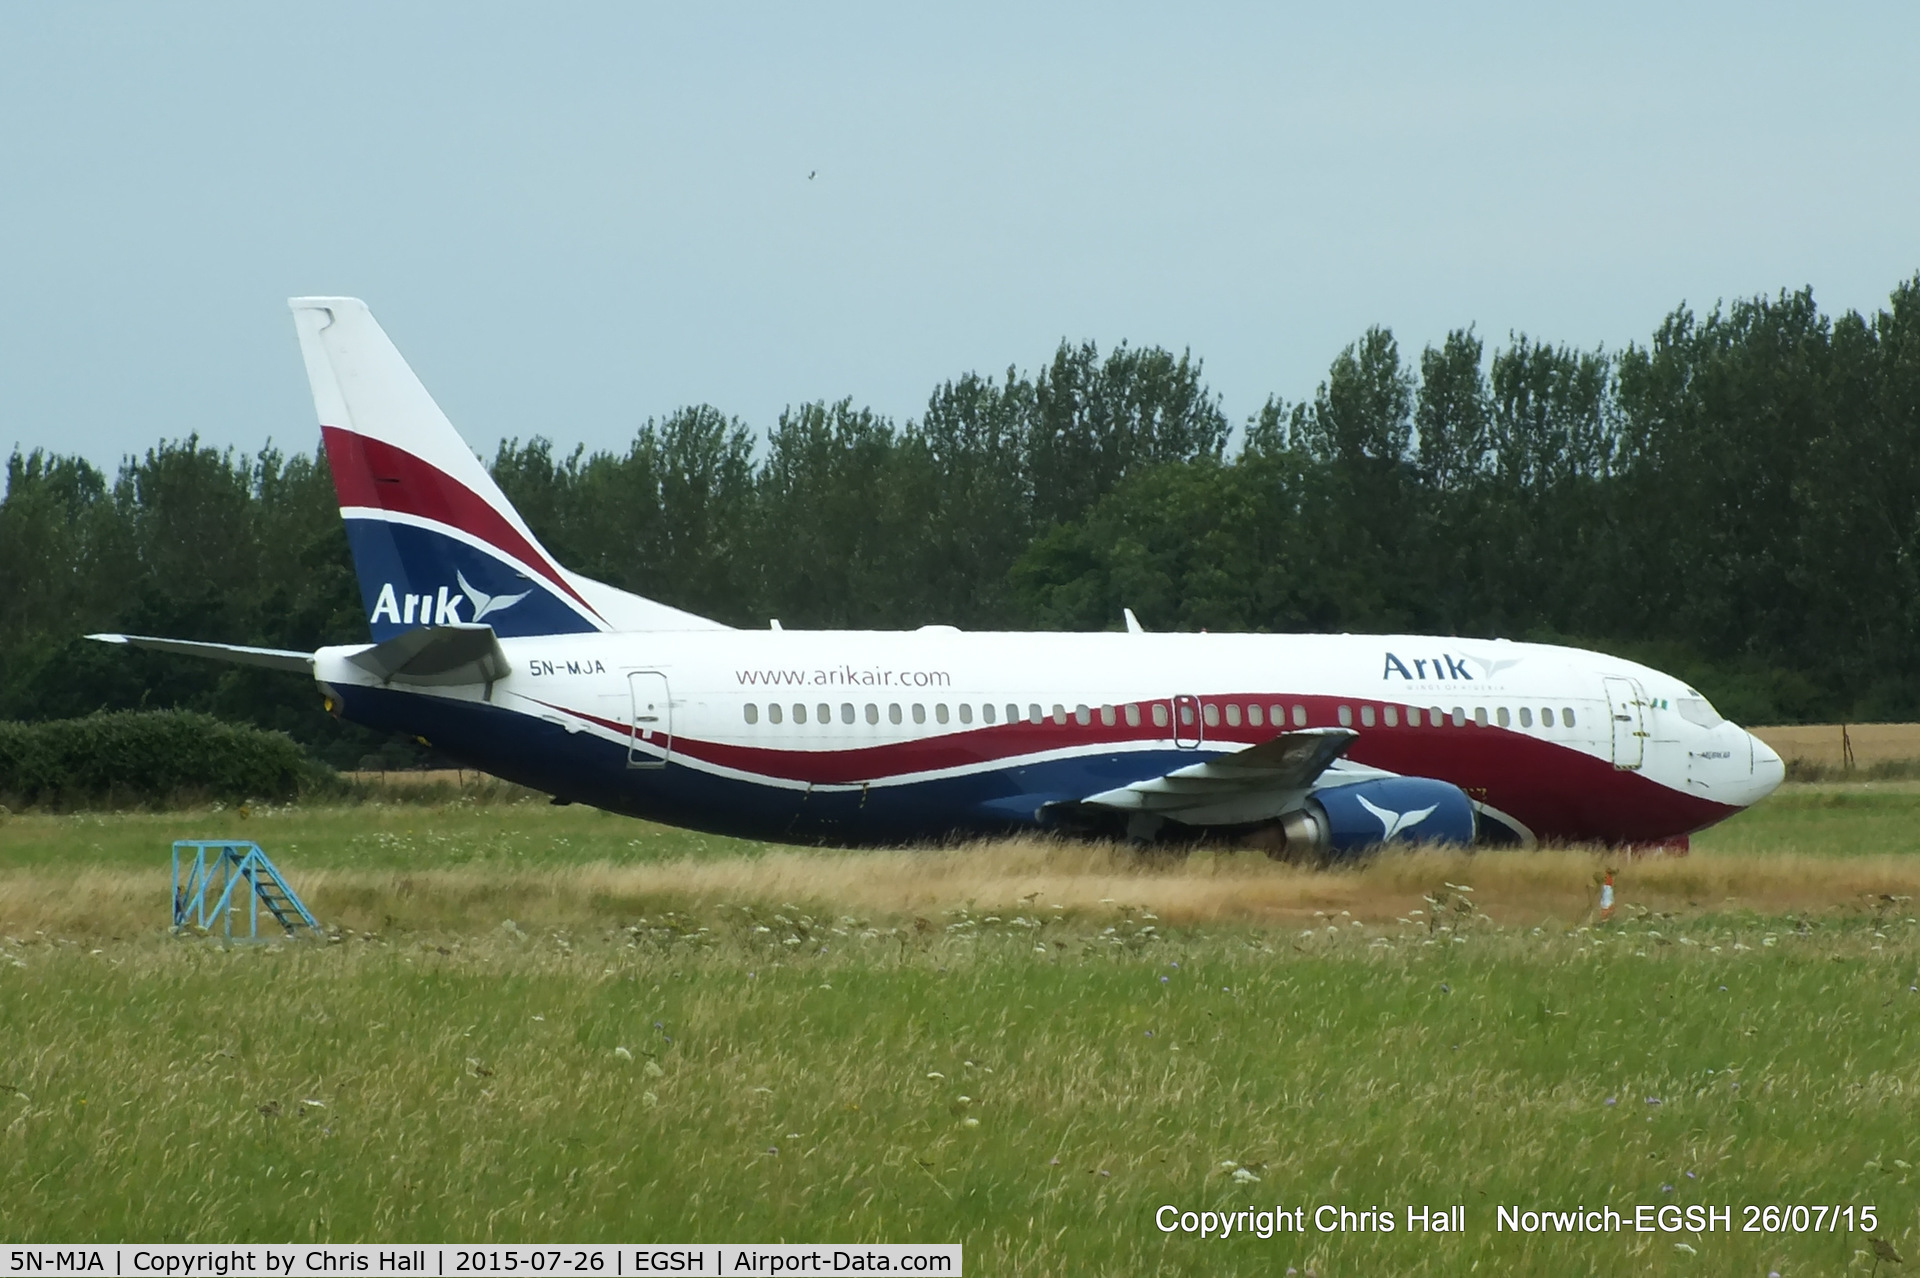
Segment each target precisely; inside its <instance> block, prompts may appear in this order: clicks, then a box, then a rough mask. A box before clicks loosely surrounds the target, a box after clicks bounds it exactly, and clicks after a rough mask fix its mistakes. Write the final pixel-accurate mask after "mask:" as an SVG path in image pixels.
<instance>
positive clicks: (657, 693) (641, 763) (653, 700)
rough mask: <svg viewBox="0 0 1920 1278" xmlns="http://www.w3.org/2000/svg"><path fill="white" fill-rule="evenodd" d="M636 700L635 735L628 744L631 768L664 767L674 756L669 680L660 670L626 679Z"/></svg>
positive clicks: (635, 674)
mask: <svg viewBox="0 0 1920 1278" xmlns="http://www.w3.org/2000/svg"><path fill="white" fill-rule="evenodd" d="M627 690H628V691H629V693H631V695H632V697H633V720H632V722H633V733H632V735H631V736H630V737H629V738H628V741H627V766H628V767H629V768H664V767H666V766H667V759H668V758H669V757H671V755H672V754H673V698H672V696H671V695H670V693H669V691H668V689H667V677H666V676H665V675H663V674H661V673H660V672H659V671H658V670H635V671H634V672H632V673H631V674H629V675H628V676H627Z"/></svg>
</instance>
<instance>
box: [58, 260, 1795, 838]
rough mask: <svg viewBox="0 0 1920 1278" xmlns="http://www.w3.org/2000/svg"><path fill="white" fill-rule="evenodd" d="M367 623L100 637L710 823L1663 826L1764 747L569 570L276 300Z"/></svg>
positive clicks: (1763, 767) (1393, 665) (1401, 670)
mask: <svg viewBox="0 0 1920 1278" xmlns="http://www.w3.org/2000/svg"><path fill="white" fill-rule="evenodd" d="M291 305H292V307H293V313H294V321H295V325H296V327H297V328H298V330H299V336H300V350H301V353H302V355H303V356H304V357H305V361H306V367H307V377H308V379H309V381H310V382H311V384H312V388H313V400H314V407H315V409H316V410H317V411H318V413H319V417H320V428H321V432H322V435H323V436H324V439H325V444H326V454H327V461H328V464H329V465H330V466H331V467H332V471H333V482H334V487H335V489H336V490H337V492H338V493H339V498H340V513H341V515H342V517H343V518H344V519H345V520H346V525H347V535H348V540H349V542H350V544H351V546H352V551H353V560H354V566H355V569H356V571H357V572H358V574H359V579H360V589H361V593H362V596H363V598H364V602H365V606H366V611H367V620H368V623H369V625H370V627H371V631H372V639H373V642H372V643H363V644H348V645H344V646H340V647H328V648H322V649H320V650H319V651H318V652H312V653H307V652H287V651H279V650H273V649H262V648H245V647H237V646H231V645H222V644H209V643H195V642H188V641H184V640H175V639H160V638H151V637H145V636H133V635H96V636H93V637H94V638H97V639H102V640H107V641H111V642H116V643H128V644H134V645H136V646H139V647H143V648H151V649H157V650H159V651H163V652H175V653H184V654H191V655H195V656H202V657H213V658H218V659H222V660H227V661H235V662H242V663H246V664H251V665H258V666H267V667H271V668H276V669H284V670H290V671H300V672H304V673H307V674H310V675H311V677H312V678H313V679H315V680H316V681H317V682H318V684H319V687H320V693H321V696H322V698H323V700H324V704H325V706H326V708H327V709H328V710H329V711H330V712H331V713H333V714H336V715H339V716H342V717H344V718H346V719H349V720H351V721H353V722H355V723H361V724H366V725H368V726H369V727H373V728H378V729H383V730H391V731H396V732H404V733H407V734H410V735H413V736H418V737H421V738H424V739H425V740H427V741H429V742H431V743H432V744H433V745H434V746H435V747H436V748H438V749H439V750H441V751H443V752H444V753H446V754H448V755H450V756H453V757H454V758H457V759H459V760H461V761H463V762H464V763H466V764H468V765H470V766H472V767H475V768H479V769H482V770H484V771H487V772H490V773H493V774H494V775H496V776H500V777H504V778H506V779H507V780H510V781H515V782H518V783H520V784H522V785H526V786H531V787H533V788H535V789H537V790H542V791H546V792H548V793H550V794H552V795H553V796H555V798H556V800H562V801H577V802H581V803H589V804H593V805H594V806H596V807H601V808H605V809H608V810H610V811H614V812H622V813H628V814H631V815H634V816H641V817H647V818H651V819H653V820H657V821H665V822H670V823H672V824H675V825H683V826H690V827H693V828H696V829H701V830H709V831H714V832H718V833H724V834H735V835H744V836H748V837H753V838H763V839H777V840H786V841H792V842H833V843H842V844H859V843H866V844H872V843H907V842H914V841H921V840H931V839H940V838H945V837H948V836H952V835H955V834H991V833H1004V832H1008V831H1017V830H1023V829H1025V830H1031V829H1054V830H1061V831H1067V832H1081V833H1087V834H1093V835H1102V836H1114V837H1128V838H1132V839H1135V840H1155V839H1161V838H1170V839H1184V838H1191V837H1194V836H1196V835H1201V834H1209V833H1212V834H1220V835H1232V836H1239V835H1249V834H1251V835H1257V836H1259V837H1260V838H1262V839H1264V840H1265V841H1266V842H1267V843H1268V844H1269V846H1272V847H1274V848H1276V849H1285V850H1287V851H1288V852H1289V853H1291V854H1298V855H1303V856H1318V857H1330V856H1340V855H1345V854H1349V853H1353V852H1357V851H1359V850H1362V849H1365V848H1368V847H1372V846H1375V845H1378V844H1383V843H1389V842H1410V841H1449V842H1459V843H1517V844H1531V843H1533V842H1535V841H1540V840H1553V841H1598V842H1605V843H1610V844H1653V843H1666V844H1669V845H1680V846H1684V840H1685V837H1686V836H1687V835H1688V834H1689V833H1690V832H1692V831H1695V830H1698V829H1701V828H1702V827H1704V826H1708V825H1712V824H1713V823H1714V822H1716V821H1719V820H1721V819H1723V818H1725V817H1727V816H1730V815H1731V814H1733V813H1735V812H1738V811H1739V810H1740V809H1741V808H1744V807H1746V806H1747V805H1749V804H1752V803H1755V802H1757V801H1758V800H1760V799H1761V798H1763V797H1765V796H1766V795H1767V794H1768V793H1770V792H1771V791H1772V790H1773V788H1774V787H1775V786H1776V785H1778V784H1779V783H1780V781H1781V778H1782V773H1783V769H1782V767H1781V762H1780V758H1779V756H1777V755H1776V754H1774V752H1773V751H1772V750H1770V749H1768V748H1767V746H1766V745H1765V744H1764V743H1762V742H1760V741H1759V740H1757V739H1755V738H1754V737H1753V736H1751V735H1749V734H1748V733H1746V732H1744V731H1742V730H1741V729H1740V728H1738V727H1736V726H1735V725H1734V724H1732V723H1728V722H1726V721H1725V720H1723V719H1722V718H1721V717H1720V716H1719V715H1718V714H1716V713H1715V712H1714V709H1713V707H1712V706H1711V705H1709V704H1708V702H1707V700H1706V698H1704V697H1702V696H1701V695H1700V694H1699V693H1698V692H1696V691H1694V690H1693V689H1692V688H1689V687H1687V686H1686V685H1685V684H1683V683H1681V682H1680V681H1679V680H1676V679H1673V678H1671V677H1669V676H1667V675H1664V674H1661V673H1660V672H1659V671H1657V670H1651V669H1648V668H1647V667H1645V666H1641V665H1636V664H1635V663H1633V662H1630V661H1622V660H1619V659H1617V658H1614V657H1608V656H1603V655H1601V654H1599V653H1593V652H1583V651H1579V650H1577V649H1572V648H1563V647H1551V646H1547V645H1542V644H1525V643H1509V642H1505V641H1501V640H1480V639H1459V638H1444V637H1435V636H1421V635H1253V634H1161V633H1148V632H1146V631H1144V630H1143V629H1142V628H1141V627H1140V626H1139V624H1138V623H1137V622H1136V621H1135V620H1134V618H1133V616H1132V614H1131V613H1128V614H1127V617H1126V621H1127V629H1126V631H1125V632H1122V633H1112V634H1006V633H1001V634H995V633H971V632H962V631H960V630H956V629H954V628H953V627H951V626H942V625H930V626H924V627H922V628H921V629H919V630H914V631H871V630H848V631H783V630H781V629H780V628H779V626H778V624H777V623H775V624H773V625H771V626H770V627H769V628H768V629H766V630H735V629H731V628H729V627H727V626H724V625H721V624H719V623H718V622H714V621H709V620H708V619H706V618H704V617H698V616H694V615H693V614H691V613H687V612H682V611H680V610H678V609H676V608H672V607H669V606H667V605H665V604H661V603H656V602H655V601H653V600H651V599H644V598H641V597H640V596H637V595H632V594H628V593H627V592H625V591H622V590H617V589H615V588H613V587H612V586H608V585H605V584H603V583H601V582H597V581H592V580H590V579H588V578H586V577H582V576H580V575H579V574H577V573H573V572H569V571H568V570H567V569H566V568H565V567H563V566H562V565H560V564H559V563H557V562H555V561H554V559H553V557H552V556H551V555H549V554H548V553H547V552H546V551H545V550H544V549H543V548H542V547H541V545H540V542H539V540H538V539H537V538H536V537H535V536H534V535H533V533H532V531H531V530H530V529H529V528H528V527H527V525H526V523H525V522H524V521H523V520H522V519H521V518H520V516H519V514H518V513H517V512H515V510H514V509H513V507H512V506H511V505H509V504H508V502H507V500H506V498H505V496H504V495H503V494H502V493H501V491H500V489H499V488H498V487H496V486H495V484H494V482H493V479H492V478H491V477H490V476H489V475H488V474H487V471H486V470H485V468H484V467H483V466H482V465H481V464H480V462H479V461H478V460H477V459H476V458H475V457H474V454H473V453H472V452H471V451H470V450H469V449H468V448H467V446H466V444H465V443H464V442H463V441H462V440H461V438H460V436H459V434H458V433H457V432H456V431H455V430H454V428H453V426H452V424H451V423H450V422H448V420H447V419H446V417H445V416H444V415H443V414H442V413H441V412H440V409H439V408H438V407H437V406H436V405H435V403H434V402H433V400H432V398H431V397H429V396H428V394H427V392H426V390H425V388H424V387H422V386H421V384H420V382H419V380H418V379H417V378H416V377H415V376H414V374H413V371H412V369H410V368H409V367H408V366H407V363H406V361H405V360H404V359H402V358H401V356H400V353H399V352H398V351H397V350H396V349H395V348H394V346H393V344H392V342H390V341H389V340H388V338H387V335H386V333H385V332H383V331H382V330H381V328H380V326H379V325H378V324H377V323H375V322H374V319H373V316H372V314H371V313H370V312H369V311H368V310H367V307H366V306H365V304H364V303H362V302H359V301H356V300H354V299H352V298H342V297H307V298H296V299H295V300H294V301H293V302H292V304H291Z"/></svg>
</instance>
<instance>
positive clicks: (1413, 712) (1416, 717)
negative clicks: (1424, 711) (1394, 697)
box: [1407, 706, 1420, 728]
mask: <svg viewBox="0 0 1920 1278" xmlns="http://www.w3.org/2000/svg"><path fill="white" fill-rule="evenodd" d="M1407 726H1408V727H1409V728H1417V727H1419V726H1420V707H1419V706H1408V707H1407Z"/></svg>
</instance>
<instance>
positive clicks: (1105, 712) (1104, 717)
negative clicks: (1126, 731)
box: [1100, 706, 1115, 728]
mask: <svg viewBox="0 0 1920 1278" xmlns="http://www.w3.org/2000/svg"><path fill="white" fill-rule="evenodd" d="M1114 718H1115V715H1114V712H1113V707H1112V706H1101V707H1100V724H1101V726H1102V727H1107V728H1111V727H1112V726H1113V721H1114Z"/></svg>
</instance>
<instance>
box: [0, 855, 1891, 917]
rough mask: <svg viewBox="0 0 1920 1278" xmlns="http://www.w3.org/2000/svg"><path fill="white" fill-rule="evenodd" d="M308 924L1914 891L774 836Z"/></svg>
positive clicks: (1565, 860)
mask: <svg viewBox="0 0 1920 1278" xmlns="http://www.w3.org/2000/svg"><path fill="white" fill-rule="evenodd" d="M282 868H283V869H285V870H287V871H288V873H289V875H290V877H291V878H292V879H293V881H294V885H295V887H296V889H297V890H298V891H299V892H300V893H301V895H302V896H303V897H304V898H305V899H306V901H307V902H308V904H309V905H310V906H311V907H312V908H313V909H314V910H315V912H316V913H317V914H319V915H320V916H321V918H322V919H323V921H325V922H327V923H329V924H332V925H337V926H341V927H347V928H351V929H354V930H356V931H369V930H372V931H383V930H390V929H395V928H398V929H403V930H416V931H444V932H453V933H458V932H470V931H475V930H484V929H487V928H492V927H496V926H498V925H499V924H500V923H501V921H502V920H503V919H507V918H513V919H517V920H519V921H521V922H523V923H532V924H538V925H541V926H555V927H570V926H582V927H586V926H596V925H601V924H615V923H618V922H620V921H621V920H623V919H625V918H628V917H630V916H633V915H637V914H644V913H647V912H649V911H652V910H658V909H661V908H668V907H672V908H683V909H688V910H692V911H695V912H698V911H700V910H704V909H711V908H713V907H717V906H722V905H731V904H756V905H772V906H777V905H781V904H784V903H789V902H791V903H796V904H800V905H804V906H806V907H808V908H810V909H816V910H821V911H826V912H834V913H855V914H864V915H877V916H882V917H889V918H894V919H897V920H898V919H911V918H914V917H929V916H935V915H938V914H940V913H942V912H945V911H951V910H955V909H959V908H969V909H972V910H974V911H993V910H999V911H1020V910H1027V911H1049V912H1064V913H1066V914H1083V913H1089V912H1100V911H1106V910H1110V909H1112V908H1113V907H1116V906H1119V907H1137V908H1139V909H1144V910H1150V911H1152V912H1153V913H1155V914H1157V915H1158V916H1159V917H1160V918H1162V919H1164V920H1165V921H1166V922H1167V923H1168V924H1169V925H1174V926H1196V925H1248V926H1260V925H1287V924H1293V923H1296V922H1298V921H1300V920H1302V919H1307V918H1311V917H1312V916H1314V915H1315V914H1316V913H1336V912H1340V911H1346V912H1347V913H1349V914H1351V915H1352V916H1353V917H1354V918H1356V919H1358V920H1360V921H1362V922H1366V923H1389V922H1391V921H1393V920H1395V919H1398V918H1404V917H1407V916H1408V914H1409V912H1410V911H1413V910H1416V909H1421V908H1423V904H1424V900H1425V898H1427V897H1429V896H1432V895H1435V894H1436V893H1438V894H1446V893H1454V892H1455V890H1456V885H1466V886H1468V887H1470V888H1471V889H1472V890H1473V900H1474V902H1475V904H1476V905H1477V907H1478V909H1479V911H1480V912H1481V913H1484V914H1485V915H1487V916H1489V917H1491V918H1492V919H1494V920H1495V921H1497V922H1501V923H1515V924H1522V923H1523V924H1537V923H1541V922H1544V921H1549V920H1556V921H1559V922H1561V923H1563V924H1566V925H1575V924H1578V923H1580V922H1582V921H1586V920H1589V919H1590V918H1591V917H1592V915H1593V912H1594V909H1595V907H1596V904H1597V898H1598V888H1599V881H1600V876H1601V874H1602V873H1603V872H1604V871H1605V870H1607V869H1613V870H1614V871H1615V886H1616V892H1617V897H1618V900H1619V901H1620V903H1621V906H1622V908H1624V909H1627V910H1633V909H1651V910H1656V911H1661V912H1671V911H1726V910H1740V911H1753V912H1758V913H1774V914H1778V913H1794V912H1802V911H1825V910H1834V909H1851V908H1860V907H1868V908H1871V907H1873V906H1874V905H1875V904H1884V903H1885V898H1902V897H1914V896H1920V859H1916V858H1912V857H1904V856H1898V855H1892V854H1883V855H1856V856H1850V857H1836V856H1832V855H1811V854H1796V853H1773V854H1762V855H1746V856H1729V855H1721V856H1708V855H1698V856H1693V857H1685V858H1666V857H1661V858H1652V859H1646V858H1639V859H1630V858H1628V857H1626V856H1625V855H1624V854H1621V853H1618V852H1608V851H1604V850H1594V849H1585V848H1560V849H1547V850H1537V851H1502V852H1479V853H1472V854H1469V853H1464V852H1412V853H1398V854H1386V855H1381V856H1376V857H1373V858H1370V859H1368V860H1366V861H1363V862H1361V863H1359V864H1357V865H1355V866H1352V867H1350V868H1337V869H1331V870H1325V869H1313V868H1307V867H1302V866H1295V865H1287V864H1281V863H1276V862H1274V861H1270V860H1268V859H1267V858H1265V857H1262V856H1259V855H1257V854H1254V853H1246V852H1240V853H1232V852H1200V853H1194V854H1192V855H1190V856H1186V857H1179V858H1174V857H1143V856H1141V855H1140V854H1138V853H1136V852H1133V851H1131V850H1129V849H1125V848H1116V847H1112V846H1106V845H1094V844H1082V843H1068V842H1059V841H1052V840H1045V839H1034V838H1028V839H1007V840H998V841H992V842H980V843H969V844H962V845H956V846H952V847H946V848H939V849H928V850H901V851H878V852H850V851H837V852H829V851H803V850H781V851H771V852H765V853H761V854H758V855H753V856H719V857H714V856H700V857H694V856H687V857H676V858H671V859H665V860H660V861H652V862H644V863H638V864H634V863H625V864H621V863H613V862H609V861H604V860H596V861H591V862H587V863H584V864H578V865H571V866H551V867H542V868H524V867H506V866H496V865H487V864H481V865H465V866H457V867H450V868H443V869H420V870H389V869H322V870H316V871H310V872H301V871H300V870H299V868H298V867H297V866H293V865H283V867H282ZM169 890H170V889H169V883H168V876H167V873H166V871H165V870H164V869H156V870H152V871H147V870H136V869H94V870H81V871H78V872H74V873H68V872H64V871H59V870H54V869H49V868H46V867H32V868H21V869H13V870H0V931H4V932H6V933H9V934H14V935H20V934H26V933H30V932H36V931H45V932H48V933H51V934H56V935H67V936H125V935H131V934H137V933H140V932H143V931H150V930H153V929H157V928H164V927H165V926H166V925H167V923H168V921H169V920H168V916H167V910H168V901H169V900H170V897H169Z"/></svg>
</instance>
